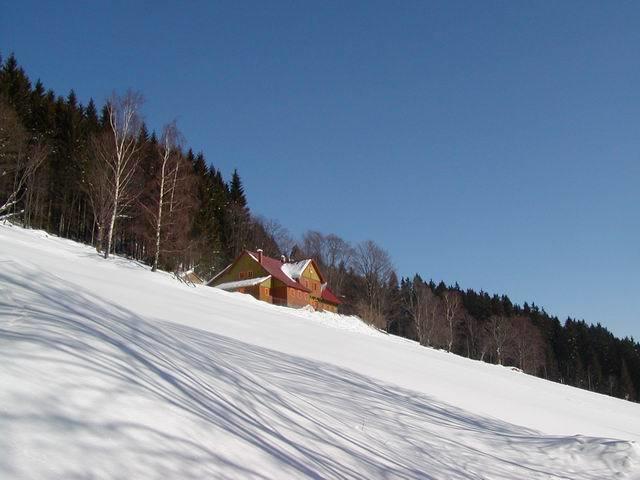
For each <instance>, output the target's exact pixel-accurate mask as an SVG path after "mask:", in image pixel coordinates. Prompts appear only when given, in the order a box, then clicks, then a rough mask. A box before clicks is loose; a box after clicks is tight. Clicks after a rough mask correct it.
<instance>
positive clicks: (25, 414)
mask: <svg viewBox="0 0 640 480" xmlns="http://www.w3.org/2000/svg"><path fill="white" fill-rule="evenodd" d="M33 275H35V272H28V271H25V269H24V267H18V266H17V265H16V266H14V267H11V266H10V267H8V268H5V269H3V271H1V272H0V284H5V285H10V287H9V288H10V289H11V292H12V297H11V299H7V298H2V297H0V319H1V318H4V319H9V320H8V321H7V322H2V323H0V326H2V328H0V344H1V345H2V347H1V348H0V357H3V356H4V357H6V358H5V359H2V358H0V361H2V362H3V363H5V361H6V362H7V365H10V366H11V368H12V369H13V370H15V372H14V374H15V375H16V376H20V375H21V374H22V372H21V371H20V369H21V367H22V366H23V365H27V364H29V362H30V361H32V360H42V359H43V358H45V357H44V355H48V357H46V359H47V361H48V362H52V363H58V364H60V365H58V366H59V367H60V368H68V369H81V371H83V372H85V375H73V376H71V377H70V378H71V380H69V381H68V382H67V383H64V382H63V380H59V382H60V384H61V385H63V387H64V388H59V389H54V391H55V394H54V396H53V398H48V397H47V398H38V397H37V396H35V395H34V396H33V397H31V398H20V399H14V400H15V401H18V402H23V403H24V404H25V405H26V404H31V405H32V406H33V405H34V404H35V407H34V408H31V409H28V411H21V409H19V408H15V409H10V410H6V409H5V410H0V422H2V423H4V424H6V425H9V426H10V427H11V430H10V431H18V430H21V429H25V430H28V429H29V428H31V429H33V430H34V431H45V430H46V431H52V430H53V431H56V432H63V433H61V434H60V435H63V434H64V435H65V436H64V438H66V441H65V445H64V450H65V452H67V454H69V455H77V456H79V457H80V458H87V459H91V461H90V462H87V464H86V465H85V466H84V467H83V468H78V467H77V466H76V467H73V468H72V467H64V466H61V467H54V466H52V467H51V468H61V469H62V470H61V471H55V469H54V470H53V472H52V476H53V477H60V478H62V477H64V478H90V477H92V476H93V475H96V476H103V475H107V476H108V475H109V474H111V475H112V476H113V477H122V476H125V477H126V476H130V477H131V478H139V477H145V478H156V477H157V478H160V477H162V478H202V477H215V478H274V477H276V478H277V477H280V476H283V477H290V478H344V479H369V478H400V479H429V478H433V479H441V478H451V479H455V478H478V479H480V478H567V479H568V478H577V477H576V472H575V471H574V470H572V469H571V468H570V467H571V465H570V464H565V463H562V462H560V463H559V464H553V463H551V464H549V461H548V460H549V459H548V458H547V457H543V456H544V455H546V454H547V452H546V450H545V449H544V448H546V447H549V446H550V447H551V448H552V447H553V446H554V445H555V442H556V441H558V442H559V441H562V442H565V443H566V442H567V439H559V438H557V437H543V436H541V435H540V434H539V433H537V432H535V431H532V430H529V429H525V428H523V427H519V426H515V425H512V424H508V423H505V422H502V421H500V420H496V419H492V418H487V417H482V416H479V415H475V414H472V413H470V412H466V411H463V410H460V409H457V408H455V407H453V406H451V405H447V404H443V403H441V402H438V401H437V400H435V399H433V398H430V397H429V396H427V395H423V394H419V393H416V392H413V391H409V390H406V389H402V388H398V387H395V386H392V385H386V384H383V383H382V382H380V381H378V380H375V379H372V378H369V377H366V376H363V375H360V374H358V373H355V372H353V371H350V370H347V369H343V368H338V367H336V366H332V365H330V364H327V363H321V362H317V361H311V360H308V359H305V358H301V357H295V356H290V355H286V354H283V353H280V352H277V351H273V350H269V349H266V348H261V347H258V346H255V345H251V344H247V343H244V342H240V341H237V340H234V339H232V338H228V337H225V336H221V335H217V334H214V333H211V332H205V331H201V330H197V329H193V328H190V327H187V326H183V325H179V324H173V323H167V322H158V321H146V320H144V319H143V318H141V317H139V316H137V315H136V314H134V313H133V312H131V311H128V310H126V309H123V308H120V307H118V306H116V305H112V304H110V303H109V302H107V301H106V300H105V299H103V298H100V297H97V296H95V295H93V294H91V293H89V292H88V291H85V290H83V289H82V288H79V287H78V285H75V284H72V283H68V282H64V281H61V280H60V279H59V278H56V277H54V276H53V275H47V274H45V275H42V274H40V275H38V278H37V281H34V279H33ZM16 304H17V305H19V306H20V309H21V310H20V312H18V315H16V306H17V305H16ZM188 310H189V309H188V306H185V315H188ZM12 319H13V320H12ZM34 347H45V348H34ZM40 364H41V363H40ZM64 364H66V365H64ZM100 379H106V380H108V381H105V382H100ZM101 389H104V390H105V391H101ZM131 390H134V391H135V392H139V393H141V394H143V395H144V396H146V397H150V398H152V399H153V400H154V401H160V402H161V404H162V405H164V406H165V408H167V409H171V410H172V411H178V412H181V414H183V415H184V416H186V417H187V418H189V419H191V421H192V422H193V423H194V425H196V427H194V428H195V429H196V430H198V429H199V430H198V431H197V432H194V434H193V438H192V436H191V435H189V433H188V432H183V431H181V430H180V429H179V428H178V429H173V428H169V427H167V428H164V426H163V425H162V423H161V422H160V424H158V423H154V422H153V421H150V422H145V421H142V420H141V419H140V418H139V417H138V416H135V415H132V416H128V415H127V412H126V411H123V412H122V415H121V416H119V417H118V420H112V421H104V420H101V418H102V417H101V415H100V411H101V409H102V408H107V405H106V404H103V403H101V402H108V401H109V399H114V398H117V396H118V395H120V394H122V392H126V391H131ZM80 391H82V392H85V393H86V392H91V394H92V395H93V396H92V398H95V399H96V401H95V402H93V403H91V404H89V405H85V406H84V407H77V408H76V409H75V410H72V411H69V409H66V410H65V409H64V408H58V407H54V406H56V405H64V403H65V402H67V401H68V400H69V399H71V398H75V396H76V394H77V395H79V393H78V392H80ZM0 398H2V397H1V396H0ZM18 404H20V403H18ZM12 405H13V403H12ZM80 408H85V411H79V410H78V409H80ZM120 418H121V419H122V420H121V419H120ZM2 423H0V424H2ZM208 431H210V432H212V435H214V436H213V437H212V438H220V439H221V440H220V441H222V442H230V440H229V438H231V439H232V440H233V442H232V443H229V444H228V445H226V446H225V445H220V444H208V443H207V438H209V437H207V435H206V433H207V432H208ZM216 435H218V436H216ZM229 435H230V436H231V437H229ZM203 439H204V440H203ZM35 443H36V444H39V445H40V446H41V448H42V449H43V451H46V450H47V449H49V450H50V451H52V452H55V449H56V448H61V447H59V446H58V445H51V444H48V443H47V439H46V438H45V437H44V436H43V438H41V439H39V440H38V441H36V442H35ZM123 445H124V446H126V448H125V449H124V451H123V449H122V446H123ZM239 448H243V449H246V451H247V452H250V456H249V458H254V459H255V458H258V457H259V458H261V459H262V460H261V461H260V462H259V463H260V465H264V464H268V465H269V469H265V468H262V467H261V466H260V467H259V466H258V465H251V462H247V463H248V464H247V463H243V462H242V461H240V458H241V457H242V455H239V454H238V452H237V450H238V449H239ZM543 458H546V460H547V461H546V462H545V463H542V462H541V459H543ZM114 459H118V460H117V462H114ZM53 463H54V465H55V462H53ZM11 468H12V467H11V461H10V458H9V459H8V460H7V459H6V458H5V459H4V460H3V459H2V457H1V456H0V473H1V472H2V471H4V472H5V474H6V473H8V472H9V471H10V469H11ZM274 471H280V472H281V474H280V475H275V474H274V473H273V472H274ZM96 472H100V475H98V474H97V473H96ZM125 472H128V474H130V475H124V473H125ZM601 474H602V472H601V471H592V472H591V473H589V472H581V477H580V478H594V479H595V478H600V476H601ZM590 475H592V476H590Z"/></svg>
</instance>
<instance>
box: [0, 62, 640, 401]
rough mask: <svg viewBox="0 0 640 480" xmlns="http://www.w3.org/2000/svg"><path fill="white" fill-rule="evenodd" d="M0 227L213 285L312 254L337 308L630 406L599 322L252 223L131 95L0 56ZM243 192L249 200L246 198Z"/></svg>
mask: <svg viewBox="0 0 640 480" xmlns="http://www.w3.org/2000/svg"><path fill="white" fill-rule="evenodd" d="M0 66H1V69H0V219H1V220H4V221H13V222H17V223H20V224H23V225H24V226H26V227H28V228H35V229H43V230H46V231H47V232H50V233H52V234H55V235H58V236H61V237H64V238H69V239H73V240H76V241H79V242H84V243H86V244H91V245H93V246H95V248H96V249H97V251H98V252H100V253H101V254H102V255H104V256H105V258H106V257H108V256H109V255H110V254H113V253H115V254H118V255H122V256H126V257H128V258H132V259H135V260H138V261H141V262H144V263H146V264H148V265H149V268H151V269H154V270H155V269H156V268H158V269H162V270H167V271H172V272H176V275H178V276H180V275H181V274H182V273H184V272H188V271H191V270H193V271H195V272H196V273H197V274H198V275H199V276H200V277H201V278H203V279H208V278H211V277H212V276H213V275H214V274H215V273H216V272H218V271H220V270H221V269H222V268H224V267H225V266H226V265H227V264H228V263H229V262H230V261H231V260H232V259H233V258H235V257H236V256H237V254H238V253H239V252H240V251H242V250H243V249H245V248H248V249H256V248H262V249H263V250H264V251H265V253H266V254H267V255H270V256H276V257H279V256H280V255H281V254H285V255H287V256H289V257H292V258H294V259H296V258H298V259H299V258H304V257H308V256H310V257H313V258H314V259H316V261H317V262H318V264H319V266H320V268H321V269H322V270H323V271H324V272H325V274H326V276H327V279H328V282H329V284H330V285H331V287H332V289H333V290H334V292H335V293H336V294H337V295H339V296H340V297H341V298H342V299H343V301H344V303H343V305H342V306H341V310H342V312H343V313H345V314H358V315H359V316H361V317H362V318H364V319H365V320H367V321H369V322H370V323H372V324H374V325H375V326H377V327H378V328H380V329H383V330H385V331H387V332H389V333H391V334H395V335H400V336H403V337H407V338H411V339H414V340H417V341H419V342H420V343H421V344H422V345H427V346H433V347H436V348H441V349H445V350H448V351H451V352H454V353H456V354H459V355H463V356H467V357H469V358H473V359H477V360H482V361H485V362H491V363H496V364H501V365H505V366H513V367H515V368H519V369H521V370H523V371H524V372H527V373H530V374H533V375H537V376H540V377H543V378H547V379H549V380H553V381H557V382H562V383H566V384H569V385H573V386H576V387H580V388H584V389H589V390H592V391H595V392H600V393H603V394H607V395H613V396H617V397H620V398H626V399H628V400H631V401H637V400H638V398H639V396H640V344H638V343H637V342H636V341H635V340H634V339H633V338H624V339H620V338H616V337H615V336H614V335H613V334H612V333H611V332H609V331H608V330H607V329H606V328H605V327H603V326H601V325H600V324H597V325H591V324H588V323H586V322H584V321H582V320H576V319H571V318H568V319H566V320H565V321H564V322H561V321H560V319H558V318H557V317H554V316H553V315H551V314H549V313H547V312H546V311H545V310H544V309H543V308H540V307H539V306H536V305H535V304H533V303H532V304H528V303H524V304H523V305H517V304H514V303H512V302H511V300H510V299H509V298H508V297H507V296H506V295H490V294H488V293H486V292H483V291H480V292H476V291H474V290H471V289H468V290H463V289H461V288H460V287H459V286H458V285H457V284H456V285H454V286H447V285H445V284H444V283H442V282H440V283H436V282H434V281H433V280H426V279H423V278H422V277H421V276H420V275H415V276H414V277H413V278H400V279H399V278H398V277H397V276H396V273H395V271H394V268H393V264H392V261H391V257H390V255H389V254H388V253H387V252H386V251H385V250H384V249H382V248H381V247H380V246H379V245H377V244H376V243H375V242H373V241H365V242H362V243H360V244H357V245H352V244H350V243H349V242H348V241H346V240H344V239H342V238H341V237H339V236H338V235H335V234H325V233H321V232H317V231H309V232H306V233H305V234H304V235H303V236H302V238H300V239H297V240H295V239H294V238H293V237H292V236H291V235H290V234H289V232H288V231H287V230H286V228H285V227H283V226H282V225H280V224H279V223H278V222H277V221H276V220H269V219H264V218H261V217H259V216H256V215H254V213H253V212H252V211H251V210H250V208H249V205H248V203H247V195H246V192H245V191H244V187H243V184H242V180H241V177H240V173H239V172H238V171H234V172H233V173H232V175H231V177H230V178H229V179H225V178H224V176H223V174H222V172H221V171H220V170H218V169H217V168H216V167H215V166H213V165H212V164H211V162H210V161H208V160H207V159H206V158H205V156H204V154H203V153H201V152H198V153H196V152H193V151H192V150H191V149H190V148H189V147H188V145H187V144H186V142H185V140H184V138H183V135H182V134H181V132H180V130H179V126H178V125H176V124H175V123H172V122H169V123H167V124H166V125H165V126H164V127H162V129H161V131H157V132H156V131H149V129H148V127H147V126H146V125H145V124H144V122H143V121H142V117H141V111H142V104H143V98H142V96H141V95H140V94H139V93H137V92H132V91H129V92H125V93H121V94H114V95H113V96H112V97H110V98H109V99H107V100H106V101H105V102H104V103H100V104H96V103H94V101H93V100H91V101H89V102H88V103H87V104H86V105H83V104H81V103H80V102H79V101H78V99H77V98H76V95H75V94H74V92H73V90H71V91H70V92H69V93H68V94H67V95H66V96H65V97H62V96H57V94H56V93H55V92H53V91H51V90H47V88H46V87H45V85H44V84H43V83H42V82H41V81H40V80H38V81H36V82H35V83H34V82H32V81H31V80H30V79H29V77H28V76H27V74H26V73H25V71H24V70H23V69H22V68H21V67H20V65H19V64H18V62H17V60H16V58H15V57H14V56H9V57H8V58H6V59H0ZM249 193H250V192H249Z"/></svg>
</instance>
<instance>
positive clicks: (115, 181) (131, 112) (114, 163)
mask: <svg viewBox="0 0 640 480" xmlns="http://www.w3.org/2000/svg"><path fill="white" fill-rule="evenodd" d="M141 106H142V95H141V94H139V93H136V92H132V91H131V90H129V91H127V93H125V95H123V96H118V95H116V94H113V95H112V96H111V98H110V99H109V101H108V102H107V110H108V113H109V127H110V131H111V134H112V141H113V145H114V150H113V155H112V156H110V157H109V158H108V159H107V165H106V171H105V175H107V178H108V182H109V188H110V192H111V212H110V213H111V214H110V219H109V223H108V225H107V231H106V235H107V241H106V243H107V244H106V247H105V249H104V258H109V253H110V251H111V246H112V241H113V232H114V228H115V223H116V218H117V217H118V216H119V215H120V214H121V212H122V210H123V209H124V208H126V207H127V206H128V205H129V204H130V203H131V201H132V200H133V198H134V196H135V195H132V192H131V188H130V187H131V181H132V180H133V176H134V174H135V171H136V167H137V162H138V156H137V152H138V140H139V132H140V128H141V126H142V121H141V118H140V114H139V110H140V107H141Z"/></svg>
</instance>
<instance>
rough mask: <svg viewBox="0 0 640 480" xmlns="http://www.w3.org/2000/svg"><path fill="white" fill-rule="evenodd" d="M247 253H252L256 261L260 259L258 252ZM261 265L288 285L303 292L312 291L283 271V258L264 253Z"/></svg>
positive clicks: (250, 253)
mask: <svg viewBox="0 0 640 480" xmlns="http://www.w3.org/2000/svg"><path fill="white" fill-rule="evenodd" d="M247 253H248V254H249V255H251V256H252V257H253V258H254V260H255V261H256V262H257V261H258V254H257V253H256V252H250V251H248V250H247ZM260 265H262V267H263V268H264V269H265V270H266V271H267V272H269V274H270V275H271V276H272V277H273V278H277V279H278V280H280V281H281V282H282V283H284V284H285V285H286V286H287V287H291V288H297V289H298V290H302V291H303V292H311V290H309V289H308V288H307V287H305V286H304V285H302V284H301V283H298V282H296V281H295V280H292V279H291V278H289V277H288V276H287V275H286V274H285V273H284V272H283V271H282V268H280V267H282V260H278V259H275V258H271V257H267V256H266V255H265V254H262V263H261V264H260Z"/></svg>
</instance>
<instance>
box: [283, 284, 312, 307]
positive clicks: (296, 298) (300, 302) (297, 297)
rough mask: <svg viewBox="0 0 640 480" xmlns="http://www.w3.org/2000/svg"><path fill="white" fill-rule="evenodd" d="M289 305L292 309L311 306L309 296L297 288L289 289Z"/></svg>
mask: <svg viewBox="0 0 640 480" xmlns="http://www.w3.org/2000/svg"><path fill="white" fill-rule="evenodd" d="M287 305H289V306H290V307H304V306H305V305H309V294H308V293H307V292H304V291H302V290H298V289H297V288H291V287H287Z"/></svg>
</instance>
